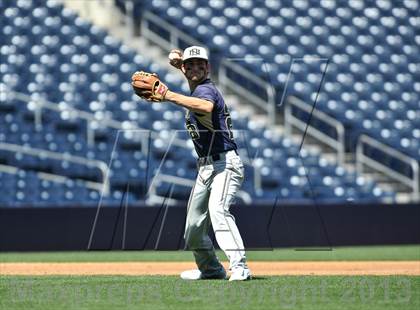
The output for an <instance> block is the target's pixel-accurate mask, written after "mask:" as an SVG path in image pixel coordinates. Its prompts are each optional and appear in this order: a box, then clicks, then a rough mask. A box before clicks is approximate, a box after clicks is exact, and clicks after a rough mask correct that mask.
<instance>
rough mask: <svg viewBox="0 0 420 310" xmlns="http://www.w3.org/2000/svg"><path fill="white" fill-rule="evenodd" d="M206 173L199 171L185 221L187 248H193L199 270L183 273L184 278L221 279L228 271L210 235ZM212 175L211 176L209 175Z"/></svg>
mask: <svg viewBox="0 0 420 310" xmlns="http://www.w3.org/2000/svg"><path fill="white" fill-rule="evenodd" d="M205 177H206V173H205V172H203V173H201V174H200V173H199V175H198V177H197V181H196V184H195V186H194V187H193V190H192V191H191V196H190V199H189V201H188V207H187V219H186V223H185V234H184V238H185V245H186V249H188V250H192V251H193V254H194V257H195V262H196V263H197V267H198V270H194V271H191V270H189V271H186V272H183V273H182V274H181V277H182V278H183V279H188V280H198V279H204V278H205V279H211V278H216V279H221V278H225V277H226V271H225V269H224V267H223V266H222V264H221V263H220V261H219V259H218V258H217V256H216V253H215V250H214V247H213V243H212V241H211V240H210V238H209V236H208V231H209V226H210V217H209V212H208V200H209V191H208V190H207V187H206V185H205V184H204V182H205ZM209 177H210V176H209Z"/></svg>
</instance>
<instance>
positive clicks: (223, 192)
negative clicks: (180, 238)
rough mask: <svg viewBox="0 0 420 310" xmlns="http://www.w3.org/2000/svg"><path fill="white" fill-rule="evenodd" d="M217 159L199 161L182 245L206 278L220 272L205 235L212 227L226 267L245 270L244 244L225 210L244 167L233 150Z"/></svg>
mask: <svg viewBox="0 0 420 310" xmlns="http://www.w3.org/2000/svg"><path fill="white" fill-rule="evenodd" d="M220 157H221V158H220V159H219V160H217V161H213V160H212V159H211V157H208V158H207V160H206V162H203V160H202V162H201V163H200V162H199V168H198V176H197V180H196V183H195V185H194V187H193V189H192V191H191V196H190V199H189V202H188V208H187V219H186V224H185V235H184V238H185V243H186V247H187V249H189V250H192V251H193V253H194V257H195V261H196V263H197V266H198V269H200V271H201V272H202V273H203V274H204V275H207V276H211V275H212V274H217V273H220V272H221V271H222V269H223V266H222V265H221V264H220V262H219V259H218V258H217V256H216V253H215V251H214V247H213V243H212V241H211V240H210V238H209V236H208V231H209V226H210V224H212V226H213V230H214V233H215V237H216V240H217V243H218V245H219V247H220V248H221V249H222V250H223V251H224V253H225V254H226V256H227V258H228V259H229V262H230V268H231V269H232V268H236V267H245V266H246V257H245V250H244V244H243V241H242V238H241V235H240V233H239V230H238V227H237V226H236V223H235V218H234V217H233V215H232V214H231V213H230V211H229V208H230V206H231V204H232V202H233V201H234V198H235V195H236V193H237V191H238V189H239V188H240V186H241V184H242V181H243V178H244V168H243V164H242V161H241V159H240V157H239V156H238V155H237V154H236V152H235V151H229V152H227V153H223V154H220Z"/></svg>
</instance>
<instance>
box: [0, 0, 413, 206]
mask: <svg viewBox="0 0 420 310" xmlns="http://www.w3.org/2000/svg"><path fill="white" fill-rule="evenodd" d="M180 3H181V5H180V6H178V7H171V6H170V5H169V1H162V0H160V1H158V0H152V1H147V2H141V4H140V2H139V4H138V6H136V10H135V12H136V14H140V13H141V12H142V10H151V11H154V12H159V14H160V15H161V16H162V17H164V18H165V19H166V20H167V21H169V22H171V23H173V24H174V26H175V27H179V28H180V29H183V30H185V31H188V32H189V33H190V34H192V35H193V36H195V37H196V38H197V39H199V40H201V41H203V42H208V44H209V47H210V48H211V49H212V51H215V54H217V53H219V54H220V55H224V56H232V55H235V56H236V57H238V56H245V55H253V54H254V55H261V56H263V57H264V59H265V60H266V63H267V65H268V66H261V64H256V63H255V62H249V63H246V62H245V63H244V64H243V65H244V66H246V67H248V68H249V69H250V70H253V71H255V72H258V73H259V74H260V75H261V76H265V75H266V74H267V73H268V74H269V76H270V78H271V79H272V81H274V83H275V85H276V87H280V88H281V87H283V85H284V83H285V79H286V78H287V73H288V70H289V67H290V64H291V59H292V57H293V58H299V57H303V56H306V55H313V56H317V57H321V58H331V63H329V66H328V78H327V80H326V82H325V85H324V90H325V91H324V92H323V93H322V96H321V97H320V98H319V99H320V100H319V102H318V108H319V109H322V110H324V111H326V112H327V113H329V114H331V115H333V116H334V117H336V118H337V119H340V120H342V121H343V122H344V123H346V124H347V125H348V126H352V127H353V129H354V131H353V133H354V134H358V133H360V132H362V131H363V132H369V133H370V134H371V135H372V136H374V137H377V138H380V139H382V140H383V141H386V142H387V143H389V144H390V145H393V146H395V147H397V148H398V149H401V150H403V151H404V152H406V153H407V154H409V155H411V156H414V157H418V156H419V145H418V141H419V137H420V129H419V127H420V126H419V120H420V117H419V99H420V98H419V97H418V94H417V93H418V92H419V87H420V84H419V82H418V81H419V79H418V78H417V79H416V78H415V74H417V77H418V74H419V72H418V68H417V69H416V66H418V63H419V62H420V61H419V60H420V59H419V57H420V54H419V50H418V45H419V42H418V40H419V36H418V34H417V35H416V33H415V32H414V24H413V23H414V21H413V19H414V12H417V11H418V7H417V6H418V5H417V4H416V2H415V1H403V2H401V3H400V4H399V5H400V6H401V7H394V5H391V2H389V1H377V2H372V3H371V5H370V6H369V7H368V6H367V4H365V3H369V2H365V1H363V2H362V1H350V2H345V4H343V5H342V6H337V7H336V6H334V5H333V3H334V2H330V1H321V3H322V5H321V7H315V8H312V7H308V3H306V1H282V2H281V3H282V5H281V6H280V5H279V3H280V2H279V1H264V2H263V1H258V2H257V3H258V5H254V2H253V1H210V2H208V1H181V2H180ZM0 12H1V21H2V27H1V35H0V43H1V64H0V72H1V81H0V87H1V94H0V96H1V97H0V99H1V102H0V143H9V144H17V145H21V146H25V147H31V148H32V150H34V149H35V150H37V152H38V153H39V154H38V155H37V156H34V155H29V154H27V153H25V152H24V151H14V152H12V151H9V150H6V149H0V165H1V166H0V167H3V169H1V170H0V171H1V172H0V188H1V190H2V191H1V195H0V205H6V206H27V205H31V206H38V205H40V206H44V205H62V206H66V205H69V204H73V205H74V204H76V203H77V204H78V205H79V204H81V203H82V205H86V206H90V205H92V206H96V205H97V204H98V202H104V203H111V204H118V203H120V202H121V201H122V200H123V199H128V201H129V202H133V203H135V202H136V201H143V200H145V199H146V198H147V197H148V189H149V185H150V183H151V182H152V180H153V177H154V176H155V175H156V174H157V173H158V172H162V173H163V172H164V174H165V175H173V176H178V177H181V178H185V179H190V180H191V179H194V178H195V173H196V161H195V159H194V156H193V154H194V151H193V148H192V144H191V142H190V141H189V140H188V136H187V134H186V133H185V131H184V120H183V118H184V111H183V110H182V109H179V108H177V107H174V106H173V105H169V104H149V103H147V102H143V101H141V100H140V99H139V98H137V97H136V96H134V95H133V93H132V90H131V86H130V84H129V78H130V76H131V73H132V72H133V71H135V70H137V69H140V68H141V69H145V70H148V71H153V72H157V73H158V74H159V75H160V76H161V77H162V78H163V79H164V80H165V81H166V82H167V84H168V85H169V86H170V88H171V89H173V90H175V91H180V92H187V89H185V86H184V85H185V84H184V83H183V80H182V77H181V76H178V75H174V74H172V73H170V72H168V71H166V70H165V69H164V68H161V67H160V66H159V65H157V64H156V63H154V62H153V59H147V58H145V57H143V56H142V55H138V54H136V52H135V51H134V50H131V49H130V48H128V47H127V46H125V45H124V44H122V43H121V42H119V41H118V40H116V39H115V38H113V37H111V36H110V35H108V33H107V32H106V31H104V30H103V29H100V28H98V27H96V26H94V25H92V24H90V23H88V22H86V21H85V20H83V19H81V18H80V17H78V16H77V15H76V14H75V13H74V12H73V11H71V10H69V9H67V8H64V7H63V6H62V5H61V4H59V3H57V2H56V1H43V0H37V1H30V0H22V1H21V0H18V1H2V2H0ZM162 14H163V15H162ZM414 40H417V43H415V42H414ZM401 53H403V54H401ZM321 67H322V64H321V63H320V62H319V61H318V62H316V61H306V60H302V61H301V62H296V63H295V65H294V67H293V73H294V74H292V80H291V81H292V83H291V85H292V86H291V89H290V91H289V92H288V94H295V95H298V96H300V97H301V98H302V99H304V100H312V99H313V96H314V92H315V91H316V89H317V88H316V82H317V81H319V79H320V75H321V74H320V72H321ZM264 68H265V69H264ZM267 68H269V70H266V69H267ZM416 70H417V71H416ZM267 71H268V72H267ZM16 93H20V94H26V95H28V96H29V98H30V99H29V100H28V102H26V101H25V100H24V99H23V97H22V96H18V95H16ZM40 100H41V101H42V100H47V101H48V102H51V103H53V104H55V105H56V106H57V107H58V109H57V110H51V109H47V108H44V109H43V110H42V122H41V124H42V126H40V125H39V123H38V122H37V118H36V116H35V115H36V111H37V102H39V101H40ZM83 113H85V114H86V115H88V116H89V117H91V118H92V119H93V121H89V122H87V121H86V119H85V118H82V117H81V115H82V114H83ZM232 117H233V119H234V127H235V130H236V132H235V134H236V137H237V142H238V144H239V147H240V152H241V155H242V157H243V158H244V160H245V161H246V163H247V164H246V167H245V168H246V175H247V177H246V181H245V183H244V185H243V190H244V191H245V192H247V193H249V194H250V195H251V197H252V199H253V201H254V202H259V201H273V200H274V199H276V198H278V201H279V202H296V201H300V202H308V203H313V202H314V201H315V202H323V203H325V202H346V201H358V202H363V201H366V202H369V201H379V200H381V199H383V198H384V197H393V195H394V193H391V192H384V191H383V190H381V189H380V188H379V187H377V186H376V184H375V183H372V182H367V181H366V180H365V179H364V178H363V177H360V176H357V175H355V174H353V173H348V172H347V171H346V170H345V169H344V168H343V167H340V166H336V165H332V164H329V163H328V162H327V161H326V160H325V159H324V158H322V157H320V156H319V155H318V154H311V153H309V152H308V151H306V150H305V149H302V150H300V149H299V146H298V145H296V144H294V143H293V142H292V141H291V140H290V139H289V138H288V137H282V136H278V135H276V134H274V133H273V131H272V130H270V129H269V128H265V127H261V126H260V125H258V124H256V123H255V122H254V121H252V120H249V119H247V118H245V117H242V116H241V115H240V114H239V113H238V111H232ZM112 120H113V121H116V122H117V123H118V124H120V125H121V128H122V129H124V128H125V129H130V130H125V131H121V130H117V129H115V128H113V127H112V126H109V125H108V124H110V123H111V121H112ZM38 121H39V120H38ZM356 124H362V126H357V125H356ZM88 126H89V127H90V128H91V129H92V130H93V132H94V137H93V141H94V143H90V142H89V141H90V140H89V137H88V134H87V132H88V130H87V127H88ZM133 126H134V127H133ZM133 128H137V129H138V130H137V131H134V130H132V129H133ZM142 129H145V130H142ZM147 130H153V132H154V133H153V134H150V133H149V131H147ZM174 130H179V131H178V132H177V131H174ZM48 152H53V153H54V154H56V153H61V154H71V155H73V156H78V157H82V158H85V159H86V163H85V164H83V163H82V164H81V163H74V162H73V161H71V160H65V159H62V160H58V159H53V158H50V157H48V155H47V154H49V153H48ZM88 160H99V161H102V162H104V163H106V164H107V165H109V167H110V172H109V178H110V195H109V196H108V195H105V196H104V195H102V192H101V191H100V190H98V189H94V188H93V187H92V184H93V183H95V184H98V183H99V184H100V182H103V178H104V177H103V175H101V173H100V172H101V171H99V170H98V169H97V168H95V167H93V166H91V165H89V164H88ZM58 176H60V177H58ZM258 180H261V181H258ZM154 186H155V187H156V193H157V194H159V195H161V196H165V195H167V194H168V192H169V187H168V186H169V185H168V183H165V182H158V184H157V185H156V184H154ZM127 188H129V191H128V192H126V190H127ZM189 190H190V188H189V187H188V186H180V185H175V186H174V187H173V196H172V197H173V198H176V199H180V200H187V199H188V195H189Z"/></svg>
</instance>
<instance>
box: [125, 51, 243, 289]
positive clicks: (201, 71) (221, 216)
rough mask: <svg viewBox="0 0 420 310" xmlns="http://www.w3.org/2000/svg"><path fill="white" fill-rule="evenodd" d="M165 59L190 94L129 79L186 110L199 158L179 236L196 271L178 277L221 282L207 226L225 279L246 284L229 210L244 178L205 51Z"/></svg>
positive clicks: (153, 80)
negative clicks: (225, 264)
mask: <svg viewBox="0 0 420 310" xmlns="http://www.w3.org/2000/svg"><path fill="white" fill-rule="evenodd" d="M169 61H170V63H171V65H173V66H174V67H176V68H178V69H180V70H181V71H182V73H183V74H184V75H185V77H186V78H187V80H188V84H189V87H190V90H191V94H190V96H184V95H182V94H178V93H175V92H172V91H170V90H169V89H168V88H167V86H166V85H165V84H163V83H162V82H161V81H160V80H159V79H158V78H157V77H156V76H155V75H151V74H148V73H144V72H136V73H135V74H134V75H133V77H132V81H133V82H132V85H133V87H134V90H135V91H136V93H137V94H138V95H139V96H140V97H142V98H146V99H147V100H151V101H163V100H165V101H170V102H172V103H175V104H177V105H180V106H182V107H184V108H186V109H187V112H186V117H185V121H186V128H187V130H188V132H189V134H190V136H191V139H192V141H193V142H194V146H195V150H196V152H197V154H198V157H199V158H198V175H197V179H196V183H195V185H194V187H193V189H192V191H191V195H190V199H189V201H188V207H187V218H186V225H185V235H184V238H185V243H186V246H187V248H188V249H190V250H192V251H193V253H194V257H195V261H196V263H197V266H198V269H196V270H188V271H184V272H183V273H181V278H182V279H185V280H199V279H226V277H227V276H226V271H225V269H224V267H223V266H222V264H221V263H220V261H219V259H218V258H217V256H216V253H215V250H214V247H213V244H212V241H211V240H210V238H209V236H208V229H209V226H210V223H211V224H212V226H213V230H214V233H215V237H216V240H217V243H218V244H219V246H220V248H221V249H222V250H223V251H224V253H225V254H226V256H227V258H228V259H229V261H230V268H229V269H230V271H231V276H230V278H229V280H230V281H243V280H248V279H250V278H251V272H250V270H249V268H248V266H247V263H246V257H245V250H244V245H243V241H242V238H241V235H240V233H239V230H238V228H237V226H236V223H235V218H234V217H233V215H232V214H231V213H230V211H229V208H230V206H231V204H232V202H233V200H234V197H235V195H236V193H237V191H238V189H239V188H240V186H241V184H242V181H243V178H244V168H243V164H242V161H241V158H240V157H239V156H238V153H237V146H236V144H235V141H234V139H233V134H232V121H231V117H230V114H229V109H228V107H227V106H226V104H225V102H224V100H223V97H222V95H221V94H220V92H219V91H218V90H217V88H216V86H215V85H214V83H213V82H212V81H211V80H210V79H209V78H208V74H209V62H208V54H207V51H206V49H205V48H203V47H200V46H191V47H188V48H186V49H185V50H184V52H182V51H180V50H172V51H171V52H170V54H169ZM145 74H146V76H145ZM149 80H150V81H149Z"/></svg>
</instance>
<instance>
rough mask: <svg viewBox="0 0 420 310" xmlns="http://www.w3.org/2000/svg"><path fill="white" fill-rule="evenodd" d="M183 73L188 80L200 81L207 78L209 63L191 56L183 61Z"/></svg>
mask: <svg viewBox="0 0 420 310" xmlns="http://www.w3.org/2000/svg"><path fill="white" fill-rule="evenodd" d="M184 73H185V76H186V77H187V79H188V80H190V81H192V82H201V81H203V80H204V79H206V78H207V75H208V73H209V65H208V63H207V61H206V60H204V59H199V58H193V59H190V60H188V61H186V62H185V63H184Z"/></svg>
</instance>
